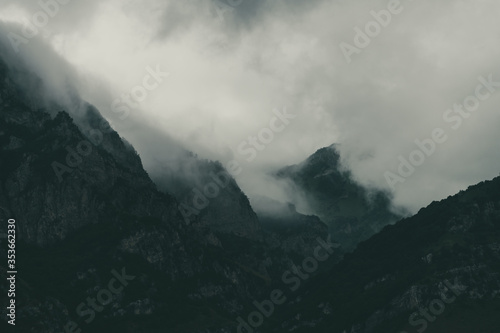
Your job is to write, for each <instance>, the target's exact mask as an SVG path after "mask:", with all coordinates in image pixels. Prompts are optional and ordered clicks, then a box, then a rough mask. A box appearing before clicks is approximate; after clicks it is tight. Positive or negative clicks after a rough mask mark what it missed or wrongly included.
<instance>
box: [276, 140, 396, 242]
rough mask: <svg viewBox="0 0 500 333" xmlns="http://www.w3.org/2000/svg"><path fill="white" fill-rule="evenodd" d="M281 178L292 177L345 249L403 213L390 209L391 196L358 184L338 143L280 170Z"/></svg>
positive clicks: (314, 210)
mask: <svg viewBox="0 0 500 333" xmlns="http://www.w3.org/2000/svg"><path fill="white" fill-rule="evenodd" d="M275 176H276V177H277V178H278V179H283V180H289V181H290V182H291V184H292V188H293V189H294V190H295V191H296V192H297V194H298V195H301V198H300V199H297V200H303V199H304V198H305V200H306V201H307V204H308V206H309V207H310V210H311V211H312V213H313V214H314V215H317V216H318V217H319V218H320V219H321V220H322V221H323V222H325V223H326V224H327V225H328V227H329V230H330V233H331V234H332V235H333V236H334V238H335V239H336V240H337V241H338V242H339V243H340V244H342V247H343V248H344V249H346V250H352V249H353V248H354V247H355V246H356V245H357V244H358V243H359V242H361V241H363V240H366V239H368V238H369V237H370V236H372V235H374V234H375V233H377V232H378V231H380V230H381V229H382V228H383V227H384V226H386V225H388V224H391V223H394V222H396V221H397V220H398V219H400V218H401V216H399V215H397V214H395V213H393V212H392V211H391V201H390V198H389V197H388V195H387V194H386V193H384V192H381V191H378V190H372V189H367V188H365V187H363V186H361V185H359V184H358V183H357V182H356V181H355V180H354V179H353V177H352V176H351V173H350V172H349V171H348V170H345V169H344V168H342V166H341V163H340V155H339V153H338V152H337V149H336V147H335V145H332V146H330V147H326V148H322V149H320V150H318V151H317V152H316V153H314V154H313V155H311V156H310V157H309V158H308V159H307V160H305V161H304V162H302V163H300V164H298V165H292V166H288V167H286V168H283V169H281V170H279V171H278V172H277V173H276V174H275Z"/></svg>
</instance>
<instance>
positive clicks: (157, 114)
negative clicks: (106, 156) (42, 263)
mask: <svg viewBox="0 0 500 333" xmlns="http://www.w3.org/2000/svg"><path fill="white" fill-rule="evenodd" d="M66 2H67V3H66ZM41 3H42V4H44V6H46V5H47V4H48V3H53V1H41V2H33V1H1V2H0V19H1V20H2V21H5V22H11V23H17V24H20V25H21V26H22V25H25V26H26V25H27V24H29V23H27V22H32V23H33V19H34V18H35V16H34V15H36V13H38V12H39V11H40V10H43V7H42V6H41ZM54 8H55V6H53V7H52V9H53V14H54V15H53V16H48V20H47V23H46V24H45V25H42V24H41V23H43V22H42V21H43V20H42V19H43V18H42V17H41V16H37V18H38V21H35V23H37V22H38V23H39V25H40V27H39V32H38V34H36V36H34V37H33V38H30V39H29V42H28V43H22V44H20V45H19V50H20V54H22V55H24V56H23V57H25V58H27V59H30V63H32V64H33V66H34V68H36V70H37V71H40V72H41V73H42V74H43V75H42V76H43V77H44V78H45V77H47V78H51V77H52V80H53V81H54V80H56V78H59V77H64V78H65V79H64V80H67V81H61V82H68V81H69V82H70V83H71V85H72V86H74V87H75V89H76V90H77V91H78V92H79V93H80V94H81V95H82V96H83V97H84V98H85V99H86V100H88V101H89V102H90V103H92V104H94V105H96V106H97V107H98V108H99V109H100V110H101V111H102V113H103V114H104V116H105V117H106V118H107V119H108V120H109V121H110V122H111V123H112V125H113V126H114V127H115V128H117V130H118V131H119V132H120V134H121V135H123V136H124V137H125V138H126V139H127V140H128V141H130V142H131V143H132V144H133V145H134V146H135V147H136V148H137V150H138V152H139V153H140V155H141V157H142V159H143V161H144V164H145V166H146V168H151V169H152V168H153V166H154V165H155V163H157V162H158V161H161V162H162V163H165V161H169V160H172V158H169V155H170V154H172V155H170V156H174V155H175V151H176V149H177V148H172V147H177V145H180V146H182V147H185V148H186V149H189V150H191V151H193V152H195V153H197V154H198V155H200V156H201V157H204V158H210V159H216V160H220V161H221V162H223V163H225V162H227V161H229V160H231V159H236V160H238V161H240V163H241V165H242V166H243V167H244V172H242V173H241V174H240V175H239V176H238V178H237V181H238V182H239V184H240V185H241V186H242V188H243V190H244V191H245V192H247V193H248V194H249V195H250V196H258V195H262V194H266V193H268V192H271V193H273V196H274V197H275V198H279V199H281V200H286V193H283V191H282V190H281V189H280V187H279V186H274V184H272V183H270V182H269V181H268V180H267V179H266V178H265V173H266V172H268V171H269V170H272V169H273V168H276V167H281V166H283V165H287V164H293V163H298V162H300V161H301V160H303V159H305V158H306V157H307V156H308V155H310V154H311V153H313V152H314V151H315V150H316V149H318V148H321V147H323V146H328V145H330V144H331V143H334V142H337V143H340V144H341V145H340V147H341V154H342V160H343V163H344V164H345V165H346V167H348V168H350V169H351V170H352V171H353V174H354V176H355V177H356V179H357V180H358V181H359V182H361V183H362V184H365V185H367V186H370V187H377V188H382V189H387V190H389V191H391V192H393V194H394V202H395V204H396V205H402V206H405V207H407V208H409V209H410V210H412V211H416V210H417V209H418V208H420V207H422V206H425V205H427V204H428V203H429V202H430V201H432V200H438V199H441V198H444V197H446V196H448V195H450V194H453V193H455V192H457V191H458V190H461V189H464V188H466V187H467V186H468V185H471V184H474V183H476V182H478V181H481V180H484V179H488V178H492V177H494V176H496V175H498V172H499V168H500V157H499V154H498V153H497V150H496V149H495V145H496V143H497V142H498V141H499V140H498V139H499V136H500V134H499V132H498V131H497V128H498V125H499V120H500V115H499V113H498V110H497V109H498V105H499V102H500V97H499V96H500V94H498V93H492V94H491V96H490V97H489V98H488V99H486V100H485V101H482V102H481V105H480V106H479V108H478V109H477V110H475V111H473V112H470V115H469V116H468V117H467V118H465V117H464V118H463V122H462V124H461V126H460V127H459V128H457V129H453V128H452V125H453V123H450V122H447V121H446V120H445V119H444V118H443V114H444V113H445V112H446V111H447V110H448V109H450V108H451V109H453V108H454V104H457V103H458V104H460V103H463V102H464V99H465V98H466V97H468V96H469V95H471V94H474V92H475V89H476V87H477V85H478V82H479V81H478V77H480V76H482V77H488V76H489V75H492V78H493V80H496V81H498V82H500V71H499V70H498V66H497V62H498V59H499V53H500V52H499V51H500V43H499V41H500V35H499V34H498V31H499V29H498V28H499V25H500V24H499V23H498V20H497V17H496V15H495V13H498V11H499V10H500V3H497V2H495V1H489V0H474V1H473V0H461V1H458V0H447V1H440V2H439V3H436V2H431V1H410V0H401V1H400V2H398V1H379V0H377V1H367V0H365V1H356V2H353V1H341V0H337V1H333V0H331V1H327V0H315V1H307V2H305V1H298V0H294V1H268V0H258V1H257V0H256V1H251V0H231V1H229V0H228V1H222V0H220V1H219V0H217V1H216V0H214V1H212V0H192V1H182V2H181V1H170V0H169V1H159V0H146V1H135V0H128V1H117V0H103V1H85V2H82V1H60V2H59V3H58V10H57V12H54V10H55V9H54ZM391 9H392V11H391ZM387 13H390V17H389V16H387ZM373 22H375V23H373ZM377 24H378V28H377ZM370 29H371V30H370ZM2 30H4V31H2V35H3V38H4V39H5V38H7V36H8V34H9V33H10V32H12V31H13V30H12V28H9V26H7V27H6V28H3V29H2ZM21 34H22V32H21ZM347 44H349V45H350V47H352V48H350V49H349V50H351V51H352V52H350V53H349V52H347V53H346V51H345V50H346V49H345V45H347ZM342 45H344V47H342ZM353 50H354V51H353ZM50 52H54V53H55V54H56V55H57V56H60V57H62V58H63V59H64V60H65V61H67V63H68V67H71V68H72V69H71V70H69V71H70V72H71V71H74V74H65V72H66V70H64V69H63V67H60V66H58V65H57V63H53V62H51V61H50V59H51V58H50V57H51V53H50ZM151 69H152V70H156V69H159V71H160V72H164V73H166V72H168V77H166V76H165V77H161V79H162V80H161V82H159V81H158V82H157V83H158V86H157V87H155V88H154V89H148V90H147V94H146V96H144V94H142V95H141V94H140V93H141V91H142V90H141V89H139V88H137V87H138V86H139V87H140V86H143V85H144V82H146V83H148V84H149V85H150V86H151V85H152V84H153V83H154V81H152V80H149V79H148V80H146V81H145V78H146V76H147V75H151V74H150V70H151ZM63 72H64V73H63ZM148 73H149V74H148ZM57 80H59V79H57ZM57 80H56V81H57ZM56 81H54V82H56ZM55 86H57V85H54V87H55ZM499 93H500V91H499ZM134 96H135V97H134ZM127 100H128V101H129V104H120V105H121V107H128V108H129V109H130V114H129V116H128V117H127V118H126V119H125V120H123V119H120V117H119V115H117V114H116V113H115V112H113V111H112V110H111V108H112V105H113V103H127V102H126V101H127ZM283 109H286V110H288V112H289V113H290V114H293V115H294V116H295V118H294V119H293V120H292V121H290V124H288V125H287V126H286V128H285V129H284V130H283V131H281V132H276V133H274V134H273V138H272V140H270V142H269V143H268V144H266V145H265V147H264V148H262V149H257V148H256V151H257V155H256V157H255V158H254V159H253V160H252V161H251V162H249V161H248V160H247V157H248V156H247V155H245V154H242V153H241V151H239V149H238V147H240V146H241V144H242V143H245V142H250V140H251V137H257V138H259V134H260V133H261V131H262V130H263V128H266V127H269V122H270V121H271V119H272V118H273V117H274V113H273V111H275V110H283ZM453 112H455V111H453ZM454 115H456V114H455V113H454ZM436 128H441V129H442V130H443V131H444V132H445V134H446V135H447V137H448V138H447V140H446V142H444V143H442V144H439V145H437V148H436V151H435V153H433V154H432V155H431V156H428V157H427V158H426V160H425V162H424V163H423V164H422V165H420V166H418V168H416V170H415V171H414V172H413V173H412V175H411V176H409V177H407V178H405V179H404V180H405V181H404V182H398V183H397V184H395V186H394V187H392V188H391V186H389V184H388V183H387V181H386V177H385V175H386V172H393V173H394V174H397V170H398V167H399V165H400V160H399V157H400V156H402V157H404V158H406V159H408V158H409V156H410V154H411V153H412V151H414V150H415V149H417V148H418V147H417V146H416V144H415V140H416V139H418V140H425V139H426V138H430V137H431V136H432V132H433V130H434V129H436ZM249 137H250V138H249ZM174 143H175V144H174ZM169 147H170V148H169ZM259 147H260V146H259Z"/></svg>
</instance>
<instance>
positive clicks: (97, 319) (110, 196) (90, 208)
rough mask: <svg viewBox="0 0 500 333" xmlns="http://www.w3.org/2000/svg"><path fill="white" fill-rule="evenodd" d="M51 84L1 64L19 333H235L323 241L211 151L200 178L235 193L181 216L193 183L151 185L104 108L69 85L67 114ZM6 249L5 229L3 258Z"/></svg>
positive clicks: (1, 188)
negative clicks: (254, 197)
mask: <svg viewBox="0 0 500 333" xmlns="http://www.w3.org/2000/svg"><path fill="white" fill-rule="evenodd" d="M25 82H30V85H26V84H24V83H25ZM44 91H45V89H44V82H43V81H42V80H41V79H40V78H38V77H36V76H35V75H34V74H33V73H32V72H30V71H29V70H26V69H23V68H22V67H20V66H19V65H16V66H14V65H12V64H7V62H4V61H0V171H1V172H0V177H1V178H0V220H2V221H7V220H8V219H15V220H16V227H17V230H16V238H17V243H16V263H17V270H18V272H19V275H17V278H18V281H17V290H16V305H17V310H16V311H17V317H16V320H17V324H16V327H15V331H16V332H41V333H43V332H80V329H81V330H82V331H92V332H159V331H162V332H163V331H165V330H168V331H169V332H228V331H230V330H234V329H235V328H236V326H237V325H238V321H237V318H238V316H240V313H241V312H242V311H243V310H244V309H246V307H248V306H252V302H253V300H254V299H255V298H260V297H263V296H264V295H265V294H266V293H267V292H268V289H269V288H271V287H272V286H273V285H275V284H277V283H279V281H280V279H281V274H282V272H283V271H285V270H287V269H288V268H289V267H290V266H292V265H293V260H294V258H303V257H307V256H310V255H312V251H314V248H315V247H317V239H318V238H321V239H327V236H328V235H327V234H326V229H321V228H318V229H316V230H312V231H311V232H310V233H309V234H308V236H307V237H305V236H304V237H303V236H302V235H301V234H300V233H299V232H300V230H299V229H298V228H297V229H296V230H295V231H294V230H290V233H289V234H288V235H275V234H273V232H272V231H271V230H264V229H263V228H262V226H261V223H260V221H259V220H258V217H257V215H256V214H255V212H254V211H253V209H252V207H251V206H250V204H249V201H248V199H247V198H246V196H245V195H244V193H243V192H242V191H241V190H240V189H239V187H238V185H237V184H236V182H235V181H234V179H232V177H230V176H229V175H228V173H227V172H225V170H223V169H222V167H221V166H220V165H219V164H217V163H216V162H210V161H196V164H197V165H198V167H199V168H200V170H199V171H200V172H199V173H200V175H199V179H200V180H201V181H202V182H203V183H204V182H205V180H210V182H216V180H214V178H213V175H214V174H215V176H216V177H219V178H217V181H221V182H222V183H223V184H226V186H223V187H225V190H226V191H228V194H224V193H222V192H221V195H220V196H218V197H217V198H213V200H211V204H210V205H208V206H206V207H204V208H203V209H201V210H200V212H199V214H195V216H193V218H192V219H191V220H188V221H186V218H185V215H184V214H183V212H184V211H183V208H182V201H180V200H182V199H183V198H176V197H175V194H178V193H179V192H177V191H180V190H179V188H188V189H189V188H192V186H193V185H196V184H194V183H183V184H180V185H179V187H178V188H177V187H172V188H171V189H169V188H167V187H168V186H167V185H168V182H166V183H165V184H162V183H161V182H160V181H159V185H157V184H155V183H154V182H153V181H152V180H151V178H150V177H149V175H148V173H147V172H146V171H145V170H144V168H143V166H142V162H141V159H140V157H139V155H138V154H137V152H136V151H135V150H134V148H133V147H132V146H131V145H130V144H128V143H127V142H126V141H125V140H124V139H123V138H121V137H120V136H119V135H118V133H116V132H115V131H114V130H113V129H112V128H111V127H110V126H109V123H108V122H107V121H106V120H105V119H103V118H102V117H101V116H100V114H99V111H98V110H97V109H95V108H94V107H93V106H92V105H89V104H87V103H85V101H82V100H81V99H79V98H78V96H77V95H73V100H74V103H75V106H77V107H75V109H76V110H78V112H79V113H78V114H74V113H71V112H75V111H74V110H73V111H68V112H66V111H64V108H63V107H62V106H61V105H59V104H58V103H57V102H55V101H47V100H46V99H45V98H39V97H40V96H39V95H42V96H41V97H44V96H43V94H42V92H44ZM70 113H71V114H70ZM166 167H168V166H166ZM157 186H158V187H157ZM158 188H160V189H161V190H159V189H158ZM202 190H203V188H202ZM3 231H4V230H2V232H3ZM289 239H293V242H294V243H298V244H302V245H303V246H289V245H288V244H290V242H291V241H289ZM311 242H314V243H311ZM309 243H311V244H309ZM6 249H7V244H6V240H5V239H1V238H0V256H1V257H2V258H7V252H6ZM330 260H331V261H335V260H338V256H336V255H333V256H331V258H330ZM6 263H7V262H6V261H5V262H2V263H0V276H1V280H2V282H0V292H1V293H2V295H6V294H7V291H8V290H9V284H8V281H7V273H6V272H7V271H8V270H7V267H6V266H5V265H6ZM4 300H5V301H4ZM7 301H8V300H7V299H6V298H2V302H1V305H2V310H1V311H0V314H1V316H2V318H7V316H6V315H7V311H9V310H7V303H5V302H7ZM96 302H97V303H96ZM0 325H1V326H2V331H4V329H5V330H7V327H9V328H12V327H10V325H7V324H6V323H5V321H3V320H2V321H0Z"/></svg>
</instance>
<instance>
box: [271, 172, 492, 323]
mask: <svg viewBox="0 0 500 333" xmlns="http://www.w3.org/2000/svg"><path fill="white" fill-rule="evenodd" d="M499 295H500V178H495V179H493V180H491V181H486V182H482V183H480V184H477V185H475V186H471V187H470V188H469V189H467V190H466V191H461V192H460V193H459V194H457V195H455V196H452V197H449V198H447V199H445V200H442V201H440V202H433V203H432V204H431V205H429V206H428V207H427V208H424V209H421V210H420V211H419V212H418V214H416V215H415V216H413V217H410V218H406V219H403V220H401V221H399V222H398V223H396V224H395V225H390V226H387V227H385V228H384V229H383V230H382V231H381V232H380V233H378V234H377V235H375V236H373V237H372V238H370V239H369V240H367V241H365V242H362V243H360V244H359V246H358V248H357V249H356V250H355V251H354V252H353V253H352V254H347V255H346V256H345V257H344V259H343V260H342V261H341V262H340V263H338V264H337V265H335V266H334V267H333V268H332V269H331V271H330V272H329V273H326V274H323V275H321V276H319V277H317V278H315V279H313V280H311V282H310V283H309V284H308V286H307V287H304V289H303V293H302V294H301V295H300V297H301V300H300V302H299V304H297V303H295V304H293V305H289V306H288V307H287V308H286V310H285V309H283V311H282V312H281V313H280V315H279V316H278V315H277V317H279V318H277V319H276V321H277V322H280V325H279V328H277V327H274V328H272V327H268V328H266V329H265V332H289V331H293V332H329V333H337V332H338V333H342V332H350V333H361V332H363V333H382V332H384V333H387V332H394V333H399V332H408V333H410V332H424V331H425V332H429V333H438V332H459V333H466V332H467V333H468V332H485V333H493V332H498V330H499V329H500V319H499V317H498V315H497V313H498V310H499V309H500V299H499ZM282 321H285V322H286V323H285V324H281V323H282Z"/></svg>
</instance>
